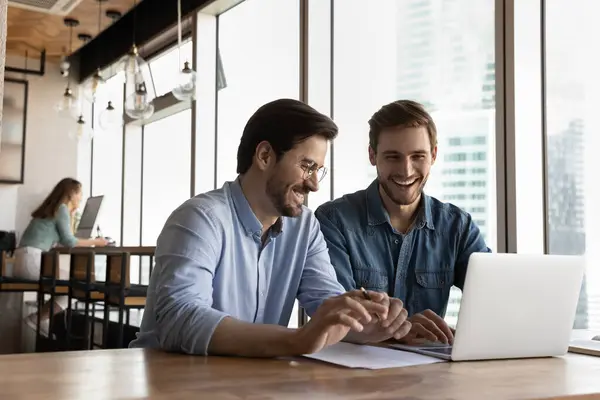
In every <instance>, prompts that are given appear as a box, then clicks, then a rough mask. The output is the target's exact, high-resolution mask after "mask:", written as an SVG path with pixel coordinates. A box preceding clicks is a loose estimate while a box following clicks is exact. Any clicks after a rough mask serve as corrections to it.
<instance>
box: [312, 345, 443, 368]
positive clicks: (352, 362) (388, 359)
mask: <svg viewBox="0 0 600 400" xmlns="http://www.w3.org/2000/svg"><path fill="white" fill-rule="evenodd" d="M304 357H308V358H313V359H316V360H321V361H325V362H328V363H332V364H337V365H342V366H344V367H349V368H366V369H383V368H399V367H409V366H412V365H424V364H433V363H439V362H444V360H441V359H439V358H434V357H429V356H423V355H420V354H415V353H410V352H407V351H402V350H395V349H388V348H384V347H375V346H364V345H356V344H352V343H345V342H340V343H336V344H334V345H331V346H329V347H326V348H325V349H323V350H321V351H319V352H318V353H314V354H305V355H304Z"/></svg>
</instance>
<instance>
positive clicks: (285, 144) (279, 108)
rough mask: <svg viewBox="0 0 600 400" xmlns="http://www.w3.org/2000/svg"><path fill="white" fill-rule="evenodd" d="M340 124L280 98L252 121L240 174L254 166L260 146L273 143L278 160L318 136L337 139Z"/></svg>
mask: <svg viewBox="0 0 600 400" xmlns="http://www.w3.org/2000/svg"><path fill="white" fill-rule="evenodd" d="M337 134H338V127H337V125H336V124H335V123H334V122H333V121H332V120H331V118H329V117H328V116H326V115H323V114H321V113H320V112H318V111H317V110H315V109H314V108H312V107H311V106H309V105H307V104H305V103H302V102H301V101H298V100H292V99H279V100H275V101H272V102H270V103H267V104H265V105H263V106H262V107H260V108H259V109H258V110H257V111H256V112H255V113H254V115H252V117H250V119H249V120H248V123H247V124H246V127H245V128H244V133H243V134H242V139H241V140H240V146H239V147H238V153H237V161H238V164H237V173H238V174H244V173H246V172H247V171H248V170H249V169H250V167H251V166H252V159H253V157H254V153H255V152H256V146H258V144H259V143H260V142H262V141H267V142H269V144H271V147H272V148H273V151H275V154H276V157H277V160H278V161H279V159H280V158H281V157H282V156H283V155H284V154H285V153H286V152H288V151H289V150H291V149H292V148H293V147H294V146H295V145H296V144H298V143H300V142H302V141H304V140H306V139H308V138H310V137H312V136H315V135H319V136H322V137H324V138H326V139H327V140H333V139H335V137H336V136H337Z"/></svg>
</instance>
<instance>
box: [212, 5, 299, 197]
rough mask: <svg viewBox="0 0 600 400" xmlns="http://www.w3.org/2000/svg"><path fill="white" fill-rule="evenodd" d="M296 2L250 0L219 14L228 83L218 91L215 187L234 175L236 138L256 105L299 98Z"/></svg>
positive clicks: (297, 9) (219, 40)
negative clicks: (281, 99) (280, 99)
mask: <svg viewBox="0 0 600 400" xmlns="http://www.w3.org/2000/svg"><path fill="white" fill-rule="evenodd" d="M299 7H300V6H299V0H285V1H281V0H249V1H245V2H243V3H241V4H240V5H238V6H236V7H235V8H233V9H231V10H229V11H227V12H226V13H224V14H223V15H221V16H219V25H218V26H219V32H218V45H219V51H220V55H221V60H222V65H223V71H224V73H225V76H226V79H227V87H226V88H223V89H221V90H219V92H218V93H219V96H218V122H217V130H218V137H217V163H218V168H217V186H218V187H220V186H221V185H222V184H223V183H224V182H225V181H228V180H233V179H235V177H236V166H237V148H238V145H239V143H240V138H241V137H242V132H243V130H244V126H245V125H246V122H247V121H248V119H249V118H250V116H251V115H252V114H253V113H254V112H255V111H256V110H257V109H258V107H260V106H262V105H263V104H265V103H267V102H270V101H272V100H276V99H278V98H283V97H287V98H295V99H297V98H298V93H299V84H298V79H299V57H300V55H299V54H300V53H299V39H300V35H299V31H300V27H299Z"/></svg>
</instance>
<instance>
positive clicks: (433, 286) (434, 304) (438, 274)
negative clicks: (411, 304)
mask: <svg viewBox="0 0 600 400" xmlns="http://www.w3.org/2000/svg"><path fill="white" fill-rule="evenodd" d="M415 274H416V281H417V286H416V291H417V293H415V294H416V296H415V300H416V301H415V303H416V304H415V306H416V307H415V312H423V311H425V310H427V309H430V310H432V311H434V312H435V313H436V314H438V315H443V314H444V311H445V309H446V304H447V302H448V297H449V296H450V289H451V288H452V285H453V282H454V271H453V270H439V271H415Z"/></svg>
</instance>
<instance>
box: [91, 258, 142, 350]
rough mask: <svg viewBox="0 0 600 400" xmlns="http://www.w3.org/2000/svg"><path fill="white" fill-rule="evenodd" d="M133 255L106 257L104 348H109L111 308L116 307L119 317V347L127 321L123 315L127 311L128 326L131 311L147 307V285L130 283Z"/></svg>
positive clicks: (121, 343) (121, 344)
mask: <svg viewBox="0 0 600 400" xmlns="http://www.w3.org/2000/svg"><path fill="white" fill-rule="evenodd" d="M130 259H131V253H129V252H122V253H115V254H107V255H106V282H105V289H104V295H105V297H104V321H103V324H104V325H103V340H102V342H103V346H104V347H105V348H106V347H107V346H108V329H109V328H108V326H109V323H110V307H116V308H117V310H118V313H119V317H118V325H117V327H118V328H117V329H118V347H122V346H123V329H124V325H125V321H124V318H123V313H124V312H125V311H127V322H126V323H127V324H129V310H131V309H141V308H144V307H145V305H146V293H147V291H148V286H147V285H136V284H131V281H130V275H129V274H130Z"/></svg>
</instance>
